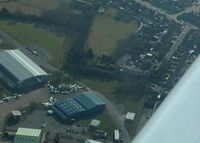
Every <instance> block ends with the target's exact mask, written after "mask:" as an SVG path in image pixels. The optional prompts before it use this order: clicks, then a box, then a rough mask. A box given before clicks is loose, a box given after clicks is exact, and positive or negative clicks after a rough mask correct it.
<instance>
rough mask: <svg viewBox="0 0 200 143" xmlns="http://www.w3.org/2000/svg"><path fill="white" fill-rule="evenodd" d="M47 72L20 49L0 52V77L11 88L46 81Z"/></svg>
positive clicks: (35, 84) (21, 87)
mask: <svg viewBox="0 0 200 143" xmlns="http://www.w3.org/2000/svg"><path fill="white" fill-rule="evenodd" d="M48 77H49V74H48V73H46V72H45V71H44V70H43V69H41V68H40V67H39V66H38V65H36V64H35V63H34V62H33V61H32V60H30V59H29V58H28V57H27V56H25V55H24V54H23V53H22V52H21V51H20V50H18V49H17V50H4V51H2V52H0V78H1V79H3V80H4V81H5V83H6V84H7V85H8V86H9V87H11V88H18V89H23V88H27V87H34V86H38V85H41V84H43V83H46V82H47V81H48Z"/></svg>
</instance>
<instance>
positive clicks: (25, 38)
mask: <svg viewBox="0 0 200 143" xmlns="http://www.w3.org/2000/svg"><path fill="white" fill-rule="evenodd" d="M0 31H2V32H5V33H6V34H7V35H9V36H11V37H12V38H14V39H15V40H17V41H18V42H19V43H21V44H24V45H26V44H31V45H35V46H39V47H42V48H44V49H46V50H48V51H49V52H50V53H51V55H52V56H53V59H52V61H50V62H51V63H53V64H54V65H57V64H58V63H59V55H60V52H61V41H62V36H58V35H56V34H55V33H53V32H49V31H48V30H46V29H43V28H39V27H35V26H34V24H28V23H20V22H17V23H12V22H11V21H5V20H4V21H3V20H1V21H0Z"/></svg>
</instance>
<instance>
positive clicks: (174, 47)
mask: <svg viewBox="0 0 200 143" xmlns="http://www.w3.org/2000/svg"><path fill="white" fill-rule="evenodd" d="M191 29H192V28H191V27H190V26H189V25H186V26H185V27H184V30H183V32H181V33H180V35H179V36H178V37H177V39H176V41H174V44H173V45H172V47H171V48H170V49H169V51H168V52H167V53H166V54H165V57H164V58H163V60H162V61H161V62H160V63H159V65H158V67H160V66H161V65H162V64H163V62H166V61H169V60H170V58H171V57H172V56H173V54H174V52H175V51H176V50H177V49H178V48H179V46H180V45H181V43H182V42H183V40H184V39H185V37H186V36H187V34H188V33H189V31H190V30H191Z"/></svg>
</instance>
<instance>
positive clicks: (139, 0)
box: [135, 0, 200, 68]
mask: <svg viewBox="0 0 200 143" xmlns="http://www.w3.org/2000/svg"><path fill="white" fill-rule="evenodd" d="M135 2H137V3H139V4H141V5H143V6H145V7H147V8H149V9H152V10H156V11H158V12H159V13H161V14H163V15H165V16H166V17H167V18H168V19H169V20H173V21H174V22H176V23H179V24H181V25H182V26H184V29H183V31H182V32H181V33H180V34H179V36H178V37H177V39H176V40H175V42H174V44H173V45H172V47H171V48H170V50H169V51H168V52H167V54H166V55H165V57H164V58H163V60H162V61H161V62H160V63H159V65H158V68H159V67H160V65H162V63H163V62H165V61H168V60H169V59H170V58H171V57H172V55H173V54H174V52H175V51H176V50H177V48H178V47H179V46H180V45H181V43H182V42H183V40H184V39H185V37H186V35H187V34H188V33H189V31H190V30H192V29H199V28H198V27H196V26H195V25H192V24H191V23H187V22H182V21H180V20H178V19H177V16H178V15H180V14H182V13H185V12H191V11H194V10H199V9H200V6H195V5H193V6H191V7H188V8H186V9H185V10H184V11H182V12H179V13H177V14H169V13H167V12H166V11H164V10H163V9H160V8H158V7H156V6H153V5H152V4H150V3H148V2H146V1H142V0H135Z"/></svg>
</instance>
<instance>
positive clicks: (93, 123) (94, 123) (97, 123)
mask: <svg viewBox="0 0 200 143" xmlns="http://www.w3.org/2000/svg"><path fill="white" fill-rule="evenodd" d="M100 123H101V121H99V120H92V121H91V122H90V125H89V127H90V128H93V129H96V128H98V127H99V126H100Z"/></svg>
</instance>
